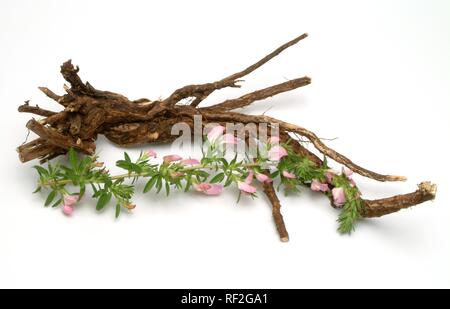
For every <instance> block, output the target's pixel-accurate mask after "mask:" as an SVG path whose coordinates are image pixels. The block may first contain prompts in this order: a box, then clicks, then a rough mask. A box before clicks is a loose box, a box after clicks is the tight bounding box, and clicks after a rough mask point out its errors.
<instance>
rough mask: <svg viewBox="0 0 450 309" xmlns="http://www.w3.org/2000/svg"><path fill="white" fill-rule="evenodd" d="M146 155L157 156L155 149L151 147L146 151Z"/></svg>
mask: <svg viewBox="0 0 450 309" xmlns="http://www.w3.org/2000/svg"><path fill="white" fill-rule="evenodd" d="M145 155H146V156H147V157H149V158H156V155H157V154H156V151H154V150H153V149H149V150H147V151H146V152H145Z"/></svg>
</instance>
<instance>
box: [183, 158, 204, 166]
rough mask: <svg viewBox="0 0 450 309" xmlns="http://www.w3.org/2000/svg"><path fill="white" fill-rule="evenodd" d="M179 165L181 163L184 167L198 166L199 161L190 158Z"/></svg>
mask: <svg viewBox="0 0 450 309" xmlns="http://www.w3.org/2000/svg"><path fill="white" fill-rule="evenodd" d="M180 163H181V164H184V165H200V161H199V160H197V159H191V158H189V159H184V160H181V162H180Z"/></svg>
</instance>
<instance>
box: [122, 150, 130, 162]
mask: <svg viewBox="0 0 450 309" xmlns="http://www.w3.org/2000/svg"><path fill="white" fill-rule="evenodd" d="M124 155H125V161H126V162H128V163H131V159H130V156H129V155H128V153H126V152H125V153H124Z"/></svg>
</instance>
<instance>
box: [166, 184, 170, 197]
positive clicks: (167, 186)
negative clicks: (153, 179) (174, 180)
mask: <svg viewBox="0 0 450 309" xmlns="http://www.w3.org/2000/svg"><path fill="white" fill-rule="evenodd" d="M169 193H170V185H169V183H168V182H167V181H166V195H167V196H169Z"/></svg>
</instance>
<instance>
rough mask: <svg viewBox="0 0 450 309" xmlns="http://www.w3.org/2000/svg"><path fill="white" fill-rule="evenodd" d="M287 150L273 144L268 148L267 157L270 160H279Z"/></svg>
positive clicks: (285, 154)
mask: <svg viewBox="0 0 450 309" xmlns="http://www.w3.org/2000/svg"><path fill="white" fill-rule="evenodd" d="M287 154H288V153H287V151H286V149H284V148H283V147H281V146H278V145H277V146H273V147H272V148H270V150H269V153H268V155H269V159H270V160H271V161H279V160H280V159H281V158H283V157H285V156H287Z"/></svg>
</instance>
